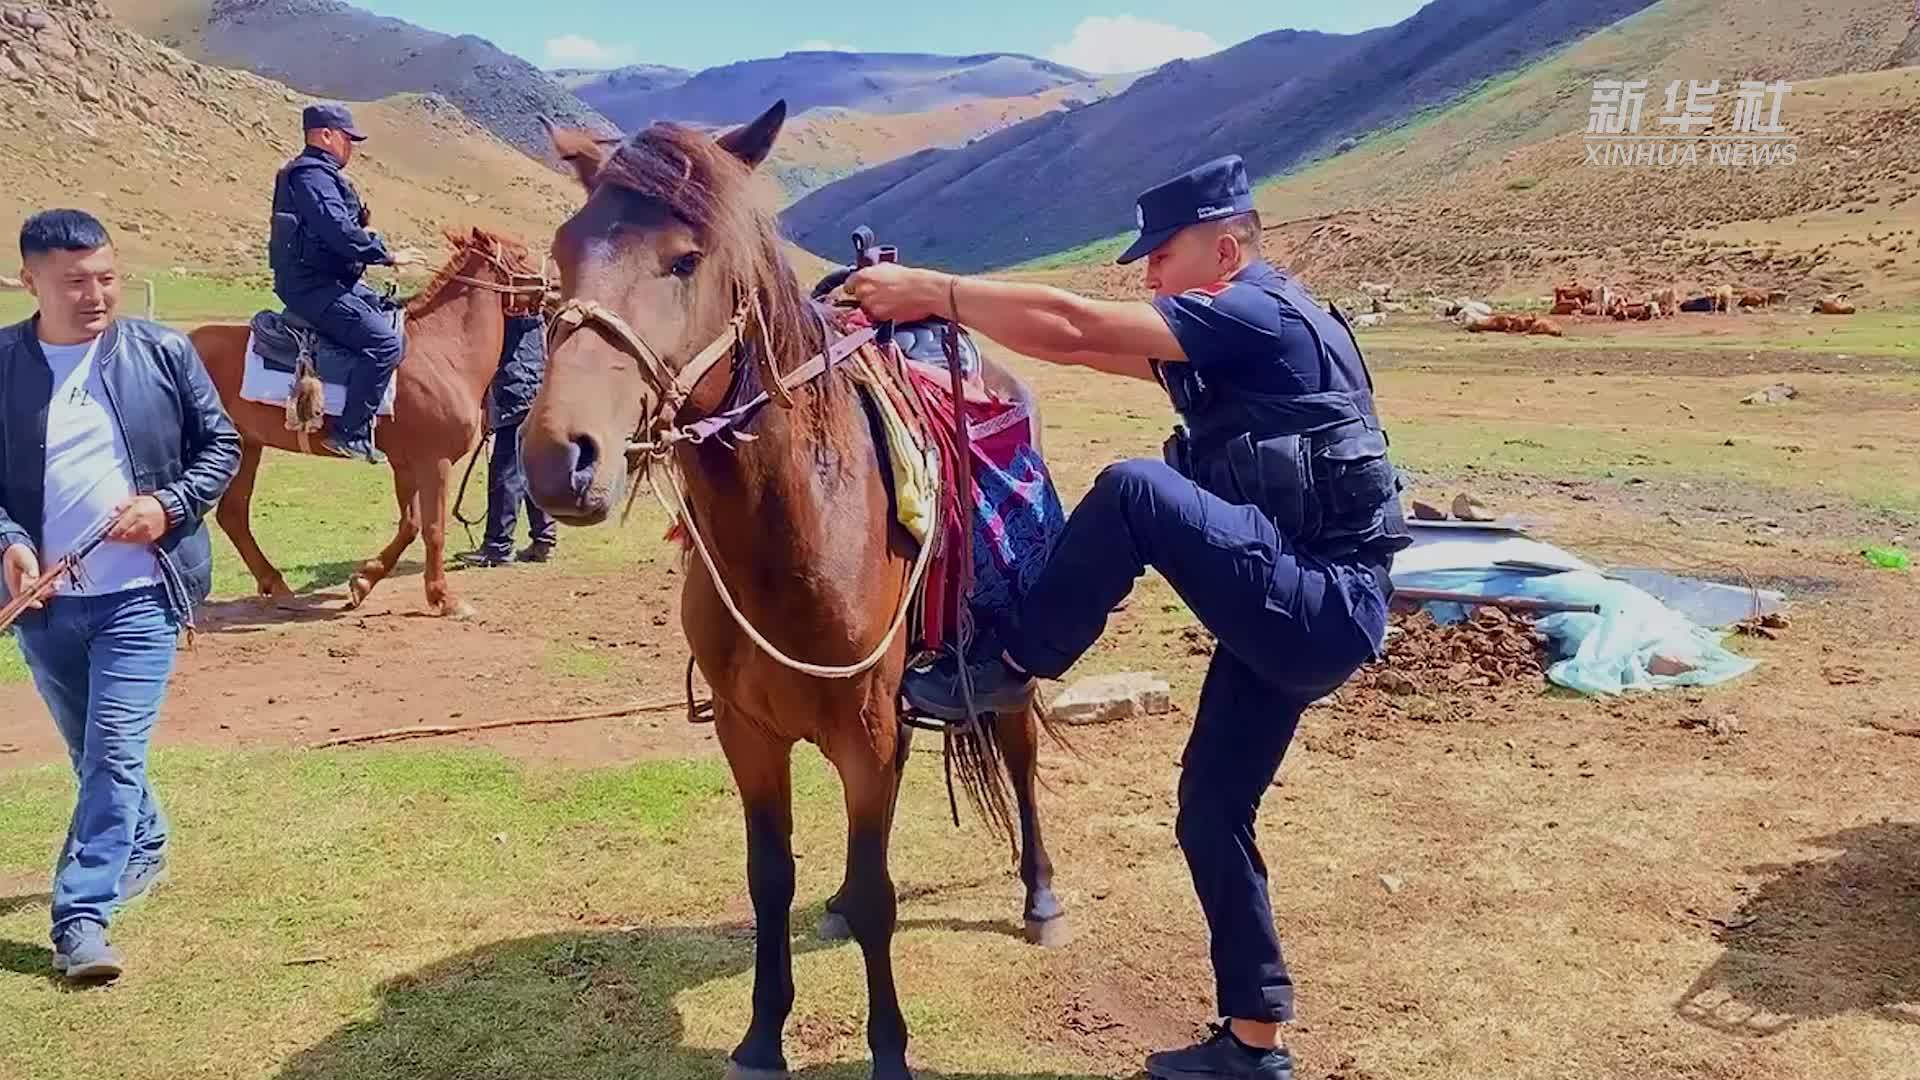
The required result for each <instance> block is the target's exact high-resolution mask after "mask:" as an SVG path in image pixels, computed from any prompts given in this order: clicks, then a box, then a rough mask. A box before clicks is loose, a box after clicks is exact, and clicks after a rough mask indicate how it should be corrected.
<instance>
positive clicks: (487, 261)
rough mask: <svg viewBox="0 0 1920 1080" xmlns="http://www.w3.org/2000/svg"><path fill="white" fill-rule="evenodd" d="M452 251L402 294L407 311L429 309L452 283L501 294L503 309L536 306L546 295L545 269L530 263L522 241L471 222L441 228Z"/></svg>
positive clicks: (449, 291)
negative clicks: (417, 288)
mask: <svg viewBox="0 0 1920 1080" xmlns="http://www.w3.org/2000/svg"><path fill="white" fill-rule="evenodd" d="M441 235H442V237H444V238H445V240H446V242H447V244H448V245H449V246H451V247H452V248H453V254H452V255H450V256H449V257H448V259H447V261H446V262H445V263H444V264H442V265H441V267H440V269H439V270H438V271H437V272H436V273H435V274H434V275H433V277H432V278H430V279H428V281H427V283H426V284H425V285H423V286H421V288H420V291H418V292H416V293H414V294H413V295H412V296H411V297H409V298H408V299H407V316H408V317H409V318H418V317H420V316H422V315H424V314H426V313H427V312H428V311H430V310H432V309H433V307H434V306H435V304H437V303H439V302H440V301H441V299H442V298H443V297H445V296H450V295H452V287H453V286H454V285H457V284H464V285H467V286H469V287H471V288H475V289H479V290H481V291H482V292H486V293H492V294H494V295H497V296H499V297H500V300H501V304H502V306H503V308H504V310H505V311H506V312H507V313H508V314H518V313H520V312H531V311H538V310H539V309H540V303H541V301H543V300H545V299H546V286H547V275H546V273H545V271H544V270H542V269H540V268H537V267H535V266H534V265H533V260H532V258H531V257H530V255H529V254H528V252H527V248H526V245H524V244H522V243H520V242H519V241H517V240H512V239H509V238H508V237H506V236H504V235H501V234H500V233H496V232H492V231H490V230H488V229H482V228H480V227H478V226H472V227H469V228H465V229H445V230H443V231H442V232H441Z"/></svg>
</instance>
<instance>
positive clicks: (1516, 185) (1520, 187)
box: [1507, 176, 1540, 191]
mask: <svg viewBox="0 0 1920 1080" xmlns="http://www.w3.org/2000/svg"><path fill="white" fill-rule="evenodd" d="M1539 186H1540V179H1539V177H1535V176H1522V177H1518V178H1516V179H1513V180H1509V181H1507V190H1508V191H1532V190H1533V189H1534V188H1536V187H1539Z"/></svg>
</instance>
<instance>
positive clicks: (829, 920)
mask: <svg viewBox="0 0 1920 1080" xmlns="http://www.w3.org/2000/svg"><path fill="white" fill-rule="evenodd" d="M820 940H821V941H852V940H853V925H852V924H851V923H849V922H847V917H846V916H845V915H842V914H840V913H839V912H837V911H829V912H827V913H826V914H825V915H822V916H821V917H820Z"/></svg>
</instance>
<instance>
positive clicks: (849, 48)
mask: <svg viewBox="0 0 1920 1080" xmlns="http://www.w3.org/2000/svg"><path fill="white" fill-rule="evenodd" d="M793 51H794V52H859V51H860V47H859V46H858V45H847V44H843V43H841V42H838V41H828V40H826V39H824V38H813V39H812V40H810V41H803V42H801V43H800V44H798V45H795V46H794V47H793Z"/></svg>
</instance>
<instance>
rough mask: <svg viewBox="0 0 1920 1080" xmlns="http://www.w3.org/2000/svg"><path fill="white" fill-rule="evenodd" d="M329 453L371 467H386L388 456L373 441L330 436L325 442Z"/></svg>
mask: <svg viewBox="0 0 1920 1080" xmlns="http://www.w3.org/2000/svg"><path fill="white" fill-rule="evenodd" d="M323 441H324V442H325V443H326V447H327V451H328V452H329V453H332V454H336V455H338V456H340V457H343V458H357V459H358V460H360V461H364V462H366V463H367V464H369V465H385V464H386V463H387V455H385V454H383V453H381V452H380V449H379V447H376V446H374V445H373V440H372V439H345V438H341V437H340V436H338V435H329V436H327V437H326V439H325V440H323Z"/></svg>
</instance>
